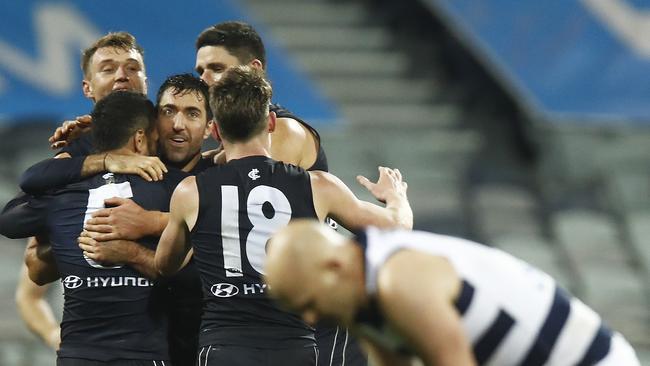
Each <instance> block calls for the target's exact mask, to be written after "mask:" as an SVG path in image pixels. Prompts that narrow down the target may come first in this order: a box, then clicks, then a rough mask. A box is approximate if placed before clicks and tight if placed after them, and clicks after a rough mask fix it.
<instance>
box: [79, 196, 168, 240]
mask: <svg viewBox="0 0 650 366" xmlns="http://www.w3.org/2000/svg"><path fill="white" fill-rule="evenodd" d="M104 205H105V206H106V207H107V208H104V209H101V210H97V211H95V212H94V213H93V214H92V217H91V218H90V219H89V220H88V221H86V224H85V225H84V230H85V231H89V232H95V233H96V234H95V235H93V238H94V239H95V240H97V241H110V240H119V239H123V240H138V239H140V238H143V237H145V236H160V235H161V234H162V232H163V230H164V229H165V226H167V220H168V219H169V213H167V212H161V211H148V210H145V209H143V208H142V207H140V206H139V205H138V204H137V203H135V202H133V200H131V199H126V198H120V197H113V198H109V199H106V200H104Z"/></svg>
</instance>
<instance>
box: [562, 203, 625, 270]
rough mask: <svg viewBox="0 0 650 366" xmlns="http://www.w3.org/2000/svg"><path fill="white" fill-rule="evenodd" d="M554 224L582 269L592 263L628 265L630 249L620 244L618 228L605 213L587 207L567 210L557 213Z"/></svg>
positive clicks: (577, 264)
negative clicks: (628, 251)
mask: <svg viewBox="0 0 650 366" xmlns="http://www.w3.org/2000/svg"><path fill="white" fill-rule="evenodd" d="M551 224H552V225H553V230H554V232H555V234H556V235H557V238H558V241H559V242H560V243H561V244H562V245H564V246H565V248H566V249H567V251H568V252H569V255H570V256H571V257H572V258H573V261H574V263H576V266H577V267H578V270H579V271H581V272H583V271H586V270H588V269H589V267H593V266H596V267H597V266H622V267H627V266H629V259H630V258H629V253H627V251H626V248H625V247H624V246H623V245H621V240H620V236H619V233H618V230H617V228H616V227H615V226H614V224H613V222H612V221H611V220H610V219H609V217H607V216H606V215H604V214H602V213H599V212H596V211H588V210H578V209H574V210H565V211H560V212H557V213H555V214H554V215H553V217H552V219H551Z"/></svg>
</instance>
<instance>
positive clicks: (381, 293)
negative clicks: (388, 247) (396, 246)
mask: <svg viewBox="0 0 650 366" xmlns="http://www.w3.org/2000/svg"><path fill="white" fill-rule="evenodd" d="M378 276H379V277H378V279H377V281H378V282H377V283H378V293H377V299H378V302H379V307H380V309H381V310H382V313H383V314H384V316H385V317H386V320H387V321H388V322H389V324H390V325H391V326H392V327H393V328H394V329H395V331H396V332H397V333H399V334H401V335H402V336H404V337H405V339H406V341H407V343H408V344H409V345H410V346H411V347H412V349H413V350H414V351H415V352H416V354H417V355H418V356H419V357H420V358H421V359H422V361H424V364H425V365H439V366H473V365H476V361H475V360H474V356H473V354H472V349H471V346H470V344H469V341H468V340H467V338H466V336H465V334H464V331H463V328H462V326H461V320H460V315H459V314H458V312H457V311H456V309H455V308H454V306H453V304H454V302H455V300H456V298H457V297H458V294H459V293H460V289H461V281H460V279H459V278H458V276H457V275H456V272H455V271H454V270H453V267H452V266H451V264H450V263H449V262H448V261H447V260H446V259H444V258H442V257H435V256H424V255H422V254H420V253H416V252H414V251H409V250H403V251H400V252H398V253H396V254H395V255H393V256H392V257H391V258H389V259H388V261H386V263H385V265H384V266H383V268H382V269H381V270H380V271H379V275H378ZM423 278H424V279H426V286H422V279H423Z"/></svg>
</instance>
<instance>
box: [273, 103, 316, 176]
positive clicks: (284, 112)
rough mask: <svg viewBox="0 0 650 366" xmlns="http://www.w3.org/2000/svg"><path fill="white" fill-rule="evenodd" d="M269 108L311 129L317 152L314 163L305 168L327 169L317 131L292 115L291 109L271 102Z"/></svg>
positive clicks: (282, 116) (280, 115) (281, 116)
mask: <svg viewBox="0 0 650 366" xmlns="http://www.w3.org/2000/svg"><path fill="white" fill-rule="evenodd" d="M269 110H270V111H271V112H275V114H276V115H277V117H278V118H291V119H295V120H296V121H298V122H299V123H300V124H301V125H303V126H305V127H306V128H307V129H308V130H309V131H311V133H313V134H314V137H316V141H317V142H318V153H317V155H316V161H314V164H313V165H312V166H310V167H309V168H308V169H307V170H322V171H324V172H327V171H329V170H328V165H327V156H326V155H325V150H324V149H323V142H322V141H321V139H320V135H319V134H318V131H316V129H315V128H313V127H312V126H310V125H309V124H308V123H307V122H305V121H303V120H302V119H300V118H299V117H297V116H296V115H294V114H293V113H292V112H291V111H289V110H288V109H286V108H284V107H282V106H281V105H279V104H271V106H270V108H269Z"/></svg>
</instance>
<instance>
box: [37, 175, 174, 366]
mask: <svg viewBox="0 0 650 366" xmlns="http://www.w3.org/2000/svg"><path fill="white" fill-rule="evenodd" d="M184 177H185V174H184V173H182V172H180V171H175V170H171V169H170V172H169V173H167V174H166V175H165V179H164V180H162V181H159V182H147V181H145V180H143V179H142V178H140V177H138V176H135V175H113V174H111V173H108V174H103V175H96V176H93V177H90V178H88V179H85V180H83V181H81V182H78V183H74V184H70V185H68V186H66V187H65V188H63V189H62V190H60V191H58V192H57V193H55V194H54V195H53V196H52V198H51V200H50V202H49V204H48V208H47V223H46V226H47V231H48V234H49V238H50V242H51V245H52V251H53V253H54V258H55V260H56V263H57V265H58V268H59V272H60V274H61V281H62V283H63V288H64V298H65V300H64V307H63V320H62V322H61V346H60V349H59V351H58V354H59V357H69V358H84V359H90V360H98V361H109V360H117V359H135V360H137V359H149V360H151V359H159V360H163V359H168V355H167V340H166V337H167V334H166V332H167V325H166V324H167V322H166V308H165V304H166V298H165V296H166V288H165V287H164V286H158V285H155V284H154V283H153V282H152V281H150V280H149V279H147V278H145V277H144V276H142V275H141V274H140V273H139V272H137V271H135V270H134V269H132V268H131V267H129V266H126V265H117V266H111V267H106V266H103V265H100V264H98V263H96V262H95V261H93V260H92V259H90V258H87V257H85V256H84V255H83V252H82V250H81V249H80V248H79V246H78V244H77V237H78V236H79V233H80V232H81V231H82V230H83V225H84V222H86V221H87V220H88V219H89V218H90V216H91V215H92V213H93V212H94V211H96V210H99V209H102V208H104V200H105V199H107V198H110V197H122V198H132V199H133V200H134V201H135V202H136V203H137V204H139V205H140V206H142V207H143V208H144V209H147V210H159V211H169V200H168V197H169V196H170V195H171V192H173V189H174V187H175V186H176V184H178V182H180V180H181V179H182V178H184ZM157 242H158V238H157V237H156V238H154V237H149V238H143V239H142V240H141V241H140V243H141V244H142V245H145V246H146V247H148V248H151V249H155V246H156V245H157Z"/></svg>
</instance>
